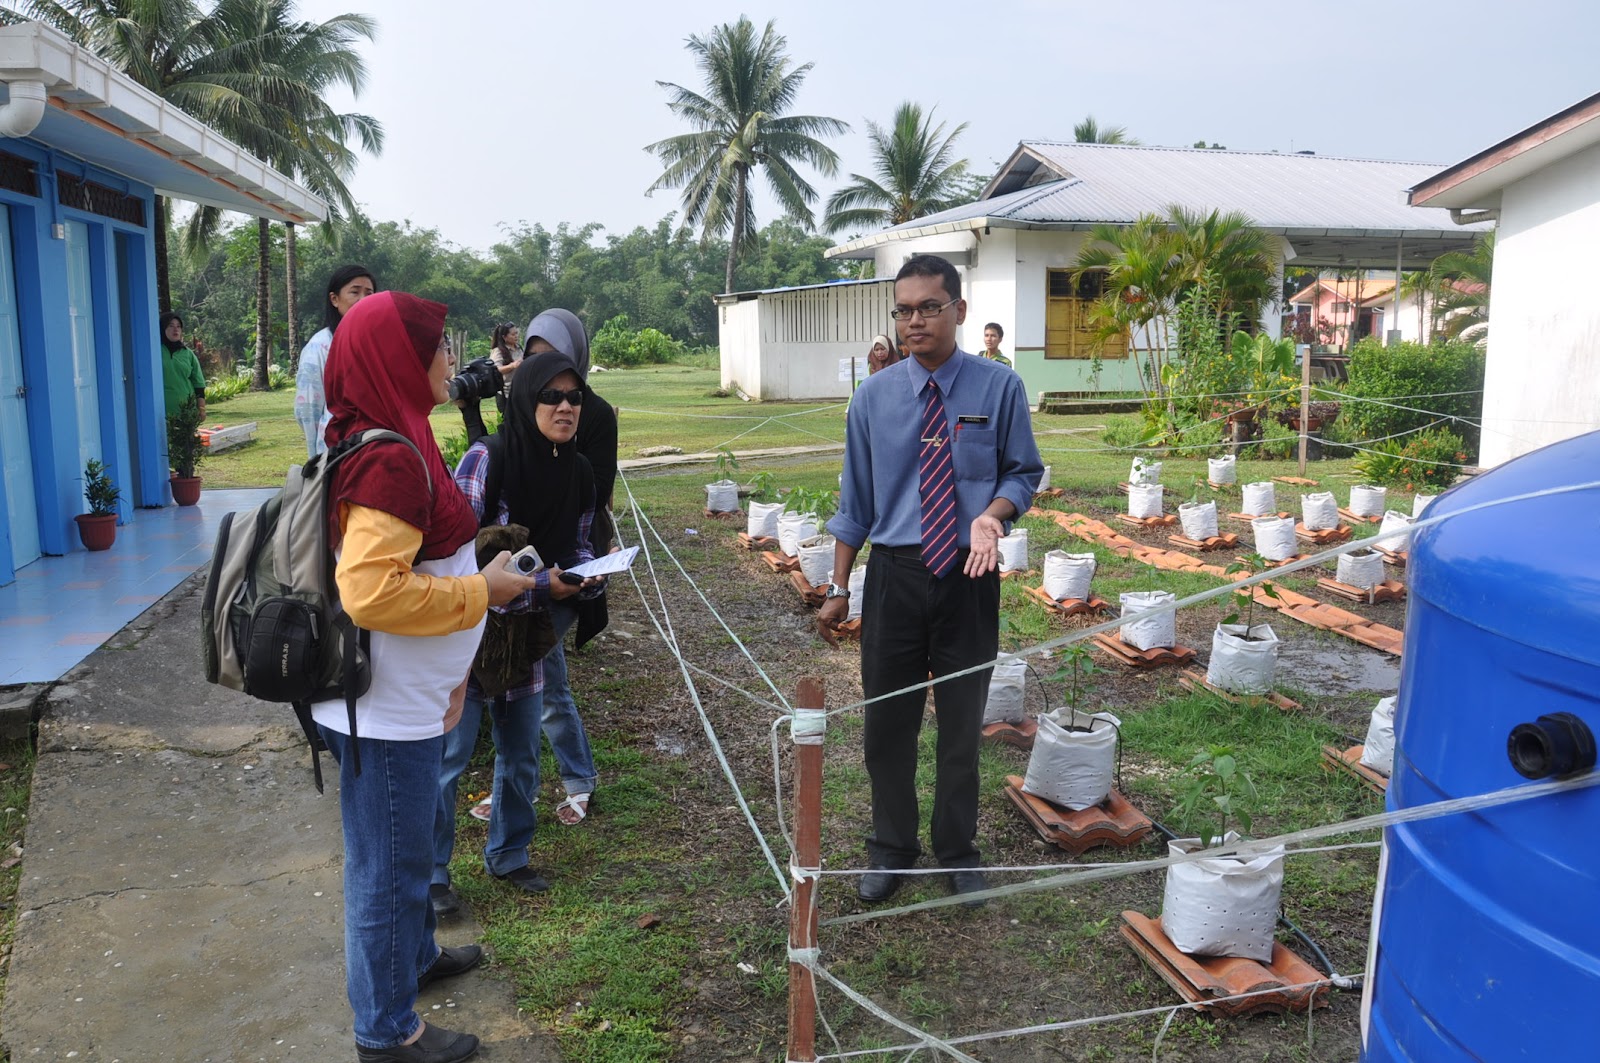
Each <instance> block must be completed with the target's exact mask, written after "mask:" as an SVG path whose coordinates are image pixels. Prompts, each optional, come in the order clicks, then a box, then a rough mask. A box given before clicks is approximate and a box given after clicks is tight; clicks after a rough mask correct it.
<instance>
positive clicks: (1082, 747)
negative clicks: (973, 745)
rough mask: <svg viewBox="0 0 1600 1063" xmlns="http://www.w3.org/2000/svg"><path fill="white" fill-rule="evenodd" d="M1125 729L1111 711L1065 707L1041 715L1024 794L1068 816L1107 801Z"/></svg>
mask: <svg viewBox="0 0 1600 1063" xmlns="http://www.w3.org/2000/svg"><path fill="white" fill-rule="evenodd" d="M1121 726H1122V721H1121V720H1119V719H1117V718H1116V717H1115V716H1113V715H1111V714H1110V713H1109V712H1095V713H1087V712H1079V711H1077V710H1076V709H1070V708H1065V707H1063V708H1059V709H1056V710H1054V711H1053V712H1048V713H1046V714H1044V715H1043V716H1040V717H1039V733H1038V734H1037V735H1035V736H1034V739H1033V752H1032V754H1030V755H1029V757H1028V773H1027V775H1026V776H1025V777H1024V778H1023V780H1022V790H1023V792H1024V793H1029V794H1033V795H1035V796H1037V797H1042V798H1044V799H1045V800H1046V801H1049V802H1050V803H1051V804H1053V805H1059V806H1060V807H1062V808H1064V809H1066V810H1067V811H1069V812H1077V811H1079V810H1081V809H1085V808H1088V807H1089V806H1090V805H1098V804H1099V803H1100V802H1101V801H1104V800H1105V799H1106V796H1107V795H1108V794H1110V793H1111V784H1112V779H1113V772H1114V771H1115V769H1116V764H1117V733H1118V728H1120V727H1121Z"/></svg>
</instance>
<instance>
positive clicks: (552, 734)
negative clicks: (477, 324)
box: [523, 310, 617, 826]
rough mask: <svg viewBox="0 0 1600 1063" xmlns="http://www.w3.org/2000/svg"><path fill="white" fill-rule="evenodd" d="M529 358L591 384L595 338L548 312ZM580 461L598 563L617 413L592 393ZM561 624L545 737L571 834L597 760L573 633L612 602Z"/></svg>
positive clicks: (547, 664) (547, 673) (584, 630)
mask: <svg viewBox="0 0 1600 1063" xmlns="http://www.w3.org/2000/svg"><path fill="white" fill-rule="evenodd" d="M523 335H524V336H526V337H527V340H526V346H525V348H524V350H525V351H526V352H527V353H530V354H531V353H537V352H538V351H540V350H546V349H548V350H553V351H558V352H560V353H561V354H564V355H566V356H567V357H568V358H570V359H572V363H573V365H575V366H576V367H577V369H578V376H579V377H581V378H582V379H583V382H584V384H585V385H587V384H588V382H589V334H588V333H587V332H585V331H584V328H583V323H582V322H580V321H579V320H578V317H577V315H576V314H574V313H572V311H570V310H546V311H545V312H544V313H542V314H540V315H539V316H538V317H536V318H534V319H533V320H532V321H530V322H528V328H527V330H526V331H525V332H524V333H523ZM577 445H578V453H579V454H582V455H583V456H584V457H586V458H588V459H589V465H590V467H591V468H593V469H594V494H595V505H594V523H593V524H592V525H591V527H590V542H591V545H592V547H593V549H594V552H595V554H596V555H599V554H603V553H606V552H608V551H610V550H611V549H613V548H614V546H615V545H616V544H615V542H614V539H615V528H614V525H613V523H612V520H611V494H612V491H613V489H614V488H615V486H616V480H617V413H616V411H615V410H614V409H612V408H611V404H610V403H608V402H606V400H605V399H602V398H601V397H600V396H599V395H596V394H595V393H594V390H593V389H589V390H588V391H587V393H586V395H585V397H584V404H583V417H582V418H581V419H579V421H578V436H577ZM550 619H551V620H552V621H553V622H554V624H555V629H556V638H557V642H556V648H555V649H554V650H552V651H550V653H549V654H547V655H546V656H545V658H544V732H545V737H546V738H548V739H549V740H550V747H551V748H552V749H553V750H554V751H555V754H556V762H557V764H559V765H560V767H561V781H562V784H563V785H564V786H565V788H566V791H567V799H566V800H565V801H563V802H562V803H561V804H560V805H558V806H557V807H556V818H557V819H559V820H560V821H561V822H562V823H565V824H567V825H568V826H575V825H577V824H579V823H582V822H583V817H584V816H586V815H588V813H589V803H590V798H591V795H592V794H593V793H594V787H595V781H596V778H595V767H594V756H593V754H592V753H591V752H590V750H589V736H588V733H587V732H586V731H585V730H584V726H583V720H582V719H581V718H580V717H579V716H578V707H577V705H576V704H575V703H574V701H573V699H572V688H571V686H569V685H568V683H567V655H566V646H565V639H566V632H567V628H568V627H569V626H571V624H572V623H573V621H574V620H576V621H577V624H578V635H577V642H576V645H577V647H578V648H580V649H581V648H582V647H583V644H584V643H585V642H588V641H589V640H590V639H591V638H593V637H594V636H595V635H597V634H599V633H600V632H601V631H602V630H604V628H605V626H606V600H605V595H604V594H602V595H600V596H599V597H597V598H593V599H590V600H588V601H581V602H580V601H577V600H575V599H567V600H566V601H564V602H562V603H559V604H558V606H557V608H554V609H552V610H551V614H550Z"/></svg>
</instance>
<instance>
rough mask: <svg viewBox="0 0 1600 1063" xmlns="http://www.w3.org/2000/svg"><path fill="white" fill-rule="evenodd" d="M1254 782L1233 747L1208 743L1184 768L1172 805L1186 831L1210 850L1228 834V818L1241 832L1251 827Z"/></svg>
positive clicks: (1245, 831) (1254, 791) (1254, 790)
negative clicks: (1241, 766) (1234, 752)
mask: <svg viewBox="0 0 1600 1063" xmlns="http://www.w3.org/2000/svg"><path fill="white" fill-rule="evenodd" d="M1255 801H1256V784H1255V782H1254V781H1253V780H1252V779H1251V778H1250V776H1249V774H1248V773H1246V772H1245V771H1243V770H1242V769H1241V768H1240V767H1239V763H1238V761H1237V760H1235V759H1234V755H1233V747H1232V746H1211V747H1209V748H1208V749H1206V750H1205V751H1204V752H1202V753H1198V754H1196V755H1195V757H1194V759H1193V760H1191V761H1189V763H1188V766H1187V767H1185V768H1184V781H1183V785H1182V789H1181V792H1180V794H1179V797H1178V803H1177V805H1176V806H1174V808H1173V812H1175V813H1176V814H1177V816H1178V821H1179V823H1180V825H1181V827H1182V829H1183V831H1184V832H1185V833H1189V834H1194V835H1196V836H1197V837H1198V838H1199V839H1200V845H1201V847H1202V848H1206V849H1209V848H1211V846H1213V845H1215V844H1217V843H1218V842H1220V841H1221V840H1222V839H1223V838H1224V837H1226V836H1227V833H1228V825H1229V820H1233V821H1235V822H1237V823H1238V825H1239V828H1240V830H1241V832H1243V833H1247V832H1248V831H1249V830H1250V809H1251V807H1252V806H1253V805H1254V803H1255Z"/></svg>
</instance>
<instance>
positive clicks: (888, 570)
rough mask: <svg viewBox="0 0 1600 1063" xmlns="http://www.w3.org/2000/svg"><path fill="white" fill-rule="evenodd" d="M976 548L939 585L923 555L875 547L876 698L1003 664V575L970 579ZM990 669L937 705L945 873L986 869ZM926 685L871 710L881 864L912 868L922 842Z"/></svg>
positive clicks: (956, 685) (867, 664) (950, 690)
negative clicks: (983, 834)
mask: <svg viewBox="0 0 1600 1063" xmlns="http://www.w3.org/2000/svg"><path fill="white" fill-rule="evenodd" d="M966 560H967V551H966V550H962V551H961V552H960V553H959V555H958V556H957V558H956V562H955V566H954V567H953V568H952V569H951V570H950V572H949V573H948V574H946V575H945V577H944V578H943V579H937V578H935V577H934V575H933V573H931V572H929V571H928V570H927V568H925V567H924V566H923V564H922V548H921V547H918V546H910V547H880V546H874V547H873V548H872V553H871V554H870V555H868V558H867V584H866V589H865V591H864V594H865V598H864V600H863V602H862V621H863V622H862V635H861V686H862V689H863V691H864V692H865V694H866V696H867V697H868V698H873V697H877V696H878V695H880V694H885V693H887V692H889V691H891V690H899V689H900V688H901V687H907V686H911V685H913V684H918V683H926V682H927V679H928V674H929V673H930V672H931V673H932V674H933V675H934V676H935V677H936V678H937V677H938V676H942V675H949V674H950V673H951V672H958V671H960V670H961V669H963V668H970V667H971V666H973V665H975V664H984V663H987V662H990V661H993V660H994V658H995V654H996V653H997V652H998V651H999V645H1000V574H999V573H998V572H990V573H989V574H988V575H986V576H982V577H980V578H978V579H969V578H967V576H966V575H965V574H964V573H963V572H962V567H963V566H964V565H965V564H966ZM990 671H991V670H990V669H988V668H985V669H982V670H980V671H977V672H973V673H971V674H970V675H964V676H961V677H960V678H958V679H951V680H948V681H946V682H943V683H939V684H937V685H936V686H934V687H933V704H934V709H935V711H936V715H937V726H938V728H939V737H938V743H937V755H936V758H935V759H936V774H935V781H934V795H933V821H932V829H931V835H932V842H933V854H934V857H935V858H936V859H937V860H938V861H939V863H940V865H941V866H943V867H976V866H978V864H979V855H978V847H977V844H976V841H975V839H976V836H977V832H978V739H979V731H980V729H981V727H982V723H983V704H984V700H985V698H986V697H987V696H988V690H989V672H990ZM926 705H927V691H926V688H921V687H919V688H918V689H916V690H912V691H910V692H908V693H905V694H898V695H896V696H894V697H892V698H887V699H885V700H883V701H878V702H874V703H872V704H871V705H868V706H867V708H866V724H865V729H864V733H863V738H862V746H863V753H864V755H865V759H866V766H867V773H868V775H869V776H870V777H871V779H872V836H871V837H869V838H868V839H867V855H868V859H869V860H870V861H871V863H873V864H874V865H880V866H884V867H891V868H907V867H910V866H911V865H912V864H913V863H915V862H916V860H917V857H918V856H919V855H920V853H921V845H920V844H919V843H918V840H917V828H918V808H917V788H916V779H917V735H918V733H919V732H920V731H921V729H922V717H923V714H924V709H925V707H926Z"/></svg>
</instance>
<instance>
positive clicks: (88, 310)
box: [0, 22, 327, 583]
mask: <svg viewBox="0 0 1600 1063" xmlns="http://www.w3.org/2000/svg"><path fill="white" fill-rule="evenodd" d="M0 89H3V90H4V99H3V102H0V472H3V477H0V488H3V490H0V583H8V582H10V581H11V580H12V579H13V578H14V575H15V570H16V569H18V568H21V567H22V566H23V565H26V564H29V563H30V562H32V561H33V560H34V559H35V558H37V557H39V556H40V555H41V554H65V553H67V552H68V551H70V550H74V549H77V548H78V546H77V535H76V529H75V527H74V524H73V517H74V516H75V515H77V514H79V513H83V512H84V511H85V510H86V505H85V502H84V497H83V469H84V465H85V463H86V462H87V461H88V459H90V458H95V459H97V460H99V461H101V462H103V463H104V464H105V466H106V468H107V470H108V471H109V472H110V474H111V477H112V479H113V480H114V481H115V482H116V484H117V486H118V488H119V489H120V490H121V492H122V501H121V505H120V511H119V516H120V518H121V521H122V522H126V521H128V520H132V519H135V516H136V512H137V509H138V507H145V506H161V505H165V504H167V503H168V502H169V495H168V491H167V433H166V412H167V411H166V409H165V399H164V396H163V390H162V378H161V352H160V344H159V337H158V335H157V314H158V310H159V309H160V308H158V307H157V306H156V290H155V228H154V227H155V225H156V224H157V218H156V211H155V197H156V196H157V195H162V196H170V197H173V198H176V199H184V200H189V201H191V202H196V203H208V204H211V205H213V206H217V207H222V208H225V209H227V210H234V211H239V212H241V213H244V214H249V215H253V216H255V217H261V218H270V219H273V220H277V221H288V222H295V223H306V222H311V221H317V220H320V219H322V218H324V217H326V216H327V206H326V204H324V203H323V202H322V201H321V200H320V199H318V198H317V197H316V196H315V195H313V194H312V193H311V192H309V191H307V190H306V189H305V188H303V187H301V186H300V185H298V184H296V183H295V182H294V181H293V180H291V179H290V178H288V177H286V176H284V175H283V174H280V173H278V172H276V171H275V170H273V169H272V168H271V167H269V166H267V165H266V164H265V163H263V162H262V161H261V160H259V159H256V158H254V157H253V156H251V155H250V154H249V153H248V152H246V151H245V150H244V149H243V148H241V147H239V146H238V145H237V144H234V143H232V142H231V141H229V140H227V139H226V138H224V137H222V136H220V135H218V134H217V133H216V132H215V131H213V130H211V129H210V128H208V127H207V126H206V125H204V124H203V123H201V122H198V121H196V120H195V119H194V118H192V117H190V116H189V115H187V114H185V113H184V112H183V111H181V110H179V109H178V108H176V107H174V106H172V105H171V104H168V103H167V102H165V101H164V100H162V99H161V98H160V97H158V96H156V95H155V94H153V93H151V92H150V91H149V90H147V89H145V88H143V87H142V86H140V85H139V84H137V83H136V82H134V81H133V80H132V79H130V78H128V77H126V76H125V75H123V74H122V73H120V72H119V71H118V70H117V69H116V68H114V67H113V66H111V65H110V64H109V63H107V62H106V61H105V60H104V59H102V58H100V56H98V55H96V54H95V53H94V52H92V51H90V50H89V49H87V48H82V47H80V46H78V45H76V44H74V43H73V42H72V41H70V40H69V39H68V38H66V37H65V36H63V35H62V34H60V33H58V32H56V31H55V30H53V29H50V28H49V27H47V26H43V25H41V24H39V23H37V22H24V23H20V24H17V25H12V26H4V27H0Z"/></svg>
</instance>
